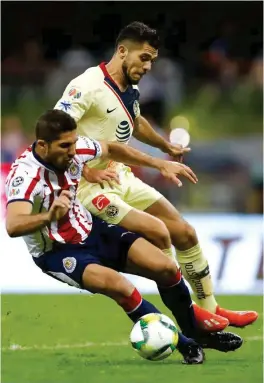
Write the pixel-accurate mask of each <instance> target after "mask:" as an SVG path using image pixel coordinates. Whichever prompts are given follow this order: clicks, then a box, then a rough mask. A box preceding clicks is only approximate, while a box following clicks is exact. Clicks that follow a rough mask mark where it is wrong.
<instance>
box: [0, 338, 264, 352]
mask: <svg viewBox="0 0 264 383" xmlns="http://www.w3.org/2000/svg"><path fill="white" fill-rule="evenodd" d="M244 340H245V341H246V342H254V341H260V340H263V337H262V336H249V337H246V338H244ZM128 345H129V342H127V341H123V342H101V343H96V342H87V343H75V344H56V345H54V346H47V345H45V344H43V345H34V346H21V345H19V344H12V345H10V346H9V347H2V348H1V351H30V350H63V349H74V348H88V347H115V346H118V347H119V346H128Z"/></svg>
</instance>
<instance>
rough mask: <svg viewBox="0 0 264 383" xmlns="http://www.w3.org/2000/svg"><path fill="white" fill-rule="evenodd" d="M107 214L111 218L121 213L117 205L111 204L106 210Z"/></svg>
mask: <svg viewBox="0 0 264 383" xmlns="http://www.w3.org/2000/svg"><path fill="white" fill-rule="evenodd" d="M105 214H106V215H107V217H109V218H114V217H116V216H117V215H118V214H119V209H118V207H117V206H115V205H109V206H108V207H107V209H106V211H105Z"/></svg>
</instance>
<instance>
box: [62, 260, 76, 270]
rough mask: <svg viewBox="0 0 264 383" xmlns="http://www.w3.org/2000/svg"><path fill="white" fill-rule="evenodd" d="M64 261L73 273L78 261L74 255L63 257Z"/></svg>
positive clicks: (66, 267) (65, 265) (67, 268)
mask: <svg viewBox="0 0 264 383" xmlns="http://www.w3.org/2000/svg"><path fill="white" fill-rule="evenodd" d="M62 263H63V267H64V269H65V270H66V272H67V273H72V272H73V271H74V270H75V267H76V265H77V261H76V259H75V258H74V257H67V258H63V260H62Z"/></svg>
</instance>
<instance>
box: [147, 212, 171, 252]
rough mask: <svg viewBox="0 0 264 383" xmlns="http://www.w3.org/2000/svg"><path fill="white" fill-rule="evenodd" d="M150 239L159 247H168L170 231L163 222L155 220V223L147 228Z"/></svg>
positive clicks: (169, 245)
mask: <svg viewBox="0 0 264 383" xmlns="http://www.w3.org/2000/svg"><path fill="white" fill-rule="evenodd" d="M147 231H148V233H149V237H150V240H151V241H152V243H153V244H154V245H155V246H157V247H158V248H159V249H161V250H163V249H168V248H170V247H171V239H170V233H169V230H168V229H167V227H166V225H165V223H164V222H162V221H161V220H158V219H157V220H155V224H153V225H152V226H151V227H149V228H148V229H147Z"/></svg>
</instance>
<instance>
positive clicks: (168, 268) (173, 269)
mask: <svg viewBox="0 0 264 383" xmlns="http://www.w3.org/2000/svg"><path fill="white" fill-rule="evenodd" d="M177 272H178V267H177V265H176V263H175V262H174V260H172V259H171V258H166V259H165V260H164V262H163V263H162V265H161V268H160V270H159V272H158V274H157V279H156V282H157V283H158V284H159V285H163V286H170V285H172V284H174V282H175V278H176V275H177Z"/></svg>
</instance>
